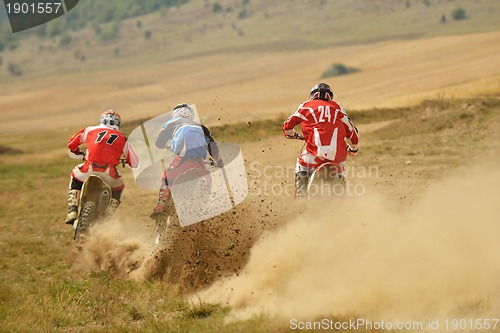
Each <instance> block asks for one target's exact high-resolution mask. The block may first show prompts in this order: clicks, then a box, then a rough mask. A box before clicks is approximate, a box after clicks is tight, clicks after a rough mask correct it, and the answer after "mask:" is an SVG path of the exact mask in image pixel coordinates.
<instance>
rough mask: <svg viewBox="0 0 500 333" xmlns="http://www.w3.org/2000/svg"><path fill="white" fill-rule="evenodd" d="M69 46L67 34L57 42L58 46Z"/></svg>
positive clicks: (69, 38)
mask: <svg viewBox="0 0 500 333" xmlns="http://www.w3.org/2000/svg"><path fill="white" fill-rule="evenodd" d="M69 44H71V36H70V35H68V34H64V35H62V37H61V39H60V40H59V46H60V47H64V46H68V45H69Z"/></svg>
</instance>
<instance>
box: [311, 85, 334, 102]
mask: <svg viewBox="0 0 500 333" xmlns="http://www.w3.org/2000/svg"><path fill="white" fill-rule="evenodd" d="M309 98H310V99H323V100H326V101H328V100H332V99H333V91H332V88H330V86H329V85H328V84H326V83H318V84H317V85H315V86H314V87H312V89H311V92H310V93H309Z"/></svg>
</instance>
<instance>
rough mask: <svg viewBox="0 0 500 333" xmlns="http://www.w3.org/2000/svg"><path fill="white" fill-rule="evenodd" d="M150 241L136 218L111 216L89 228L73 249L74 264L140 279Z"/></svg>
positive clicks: (151, 245) (89, 269) (83, 267)
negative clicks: (111, 217)
mask: <svg viewBox="0 0 500 333" xmlns="http://www.w3.org/2000/svg"><path fill="white" fill-rule="evenodd" d="M132 235H133V236H132ZM153 244H154V240H153V238H152V235H151V234H150V233H149V232H148V230H142V229H140V228H139V227H138V223H137V221H134V220H131V219H127V218H121V219H117V218H114V219H111V220H109V221H104V222H102V223H99V224H96V225H95V226H93V227H92V228H91V229H90V231H89V235H88V236H87V237H86V239H85V241H84V242H83V243H82V245H81V247H80V248H79V249H78V250H77V252H78V253H77V254H76V262H75V265H76V267H78V268H80V269H84V270H86V271H108V272H110V273H111V274H112V275H114V276H116V277H119V278H133V279H141V278H142V276H143V275H144V270H145V269H146V265H145V263H146V262H147V260H148V259H150V257H151V256H152V253H153Z"/></svg>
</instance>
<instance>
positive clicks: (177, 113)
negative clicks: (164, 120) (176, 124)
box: [172, 103, 194, 120]
mask: <svg viewBox="0 0 500 333" xmlns="http://www.w3.org/2000/svg"><path fill="white" fill-rule="evenodd" d="M172 111H173V116H174V118H176V117H182V118H187V119H191V120H193V118H194V110H193V108H192V107H190V106H189V105H187V104H186V103H181V104H177V105H176V106H175V107H174V108H173V109H172Z"/></svg>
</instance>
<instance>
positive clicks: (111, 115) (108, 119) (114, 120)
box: [99, 110, 122, 128]
mask: <svg viewBox="0 0 500 333" xmlns="http://www.w3.org/2000/svg"><path fill="white" fill-rule="evenodd" d="M121 122H122V118H121V117H120V115H119V114H118V113H116V112H115V111H113V110H108V111H106V112H104V113H103V114H101V116H100V117H99V124H101V125H106V126H114V127H116V128H118V127H120V124H121Z"/></svg>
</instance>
